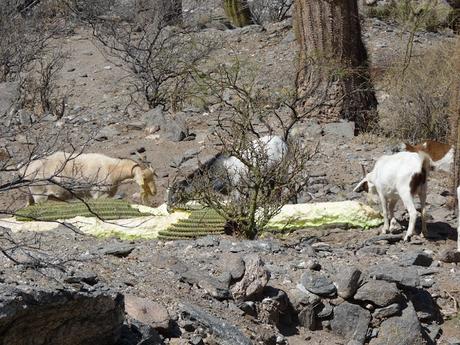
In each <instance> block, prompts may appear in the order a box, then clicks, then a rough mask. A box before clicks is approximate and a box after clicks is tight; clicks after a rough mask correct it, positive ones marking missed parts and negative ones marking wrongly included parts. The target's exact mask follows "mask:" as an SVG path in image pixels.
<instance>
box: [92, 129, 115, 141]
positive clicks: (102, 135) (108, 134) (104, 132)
mask: <svg viewBox="0 0 460 345" xmlns="http://www.w3.org/2000/svg"><path fill="white" fill-rule="evenodd" d="M118 135H120V131H119V130H117V129H115V128H114V127H104V128H102V129H101V130H100V131H99V132H98V133H97V134H96V136H95V138H94V139H95V140H96V141H106V140H109V139H112V138H114V137H116V136H118Z"/></svg>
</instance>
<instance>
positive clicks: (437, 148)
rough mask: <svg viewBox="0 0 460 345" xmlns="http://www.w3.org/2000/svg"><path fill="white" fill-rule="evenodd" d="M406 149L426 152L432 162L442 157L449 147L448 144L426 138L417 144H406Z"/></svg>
mask: <svg viewBox="0 0 460 345" xmlns="http://www.w3.org/2000/svg"><path fill="white" fill-rule="evenodd" d="M405 146H406V151H408V152H420V151H423V152H426V153H427V154H428V155H429V156H430V157H431V160H432V161H433V162H436V161H438V160H440V159H442V158H443V157H444V156H445V155H446V154H447V152H449V150H450V149H451V146H450V145H449V144H444V143H438V142H437V141H433V140H426V141H424V142H423V143H420V144H417V145H410V144H406V143H405Z"/></svg>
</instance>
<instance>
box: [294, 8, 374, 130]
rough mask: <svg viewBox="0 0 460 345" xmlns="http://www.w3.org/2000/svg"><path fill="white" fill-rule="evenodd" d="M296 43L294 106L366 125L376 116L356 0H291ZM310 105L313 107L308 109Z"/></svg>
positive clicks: (360, 127)
mask: <svg viewBox="0 0 460 345" xmlns="http://www.w3.org/2000/svg"><path fill="white" fill-rule="evenodd" d="M294 11H295V12H294V13H295V14H294V16H295V18H294V20H295V24H294V25H295V30H296V36H297V42H298V43H299V45H300V59H299V63H300V66H299V76H298V85H297V87H298V92H299V96H300V98H301V100H302V101H301V102H300V108H301V109H300V110H301V111H304V112H306V111H312V115H313V116H315V117H318V118H319V119H321V120H322V121H324V122H334V121H337V120H339V119H347V120H350V121H355V123H356V127H357V129H358V130H367V129H369V127H371V126H372V125H373V124H374V122H375V120H376V106H377V101H376V98H375V94H374V90H373V88H372V86H371V83H370V79H369V72H368V65H367V52H366V48H365V47H364V44H363V42H362V40H361V26H360V23H359V16H358V5H357V0H296V1H295V10H294ZM312 109H313V110H312Z"/></svg>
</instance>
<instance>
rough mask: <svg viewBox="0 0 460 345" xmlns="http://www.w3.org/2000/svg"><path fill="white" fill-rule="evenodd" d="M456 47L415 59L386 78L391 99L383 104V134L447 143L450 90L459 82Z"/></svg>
mask: <svg viewBox="0 0 460 345" xmlns="http://www.w3.org/2000/svg"><path fill="white" fill-rule="evenodd" d="M454 49H455V47H454V45H453V44H451V43H445V44H440V45H439V46H437V47H436V48H433V49H432V50H430V51H427V52H425V53H424V54H421V55H420V56H418V57H413V58H412V59H411V60H410V61H409V64H408V65H407V66H405V67H404V68H403V70H401V68H394V69H391V70H388V71H387V72H386V74H385V75H384V76H383V78H384V79H383V83H384V88H385V90H387V93H388V97H386V99H385V100H384V101H382V102H381V104H380V110H379V113H380V129H381V130H382V131H383V132H384V134H386V135H388V136H392V137H397V138H401V139H407V140H411V141H418V140H420V139H433V140H440V141H447V139H448V134H449V98H450V95H451V87H452V85H453V83H454V82H455V80H458V79H459V78H460V76H459V74H458V73H455V72H454V68H453V57H454V56H455V54H454V53H455V51H454Z"/></svg>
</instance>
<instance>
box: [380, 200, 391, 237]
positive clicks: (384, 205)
mask: <svg viewBox="0 0 460 345" xmlns="http://www.w3.org/2000/svg"><path fill="white" fill-rule="evenodd" d="M378 194H379V198H380V204H381V205H382V214H383V227H382V234H386V233H388V229H389V228H390V224H389V222H388V212H387V200H386V198H385V196H384V195H383V193H381V192H379V193H378Z"/></svg>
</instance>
